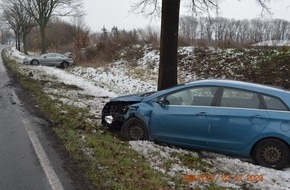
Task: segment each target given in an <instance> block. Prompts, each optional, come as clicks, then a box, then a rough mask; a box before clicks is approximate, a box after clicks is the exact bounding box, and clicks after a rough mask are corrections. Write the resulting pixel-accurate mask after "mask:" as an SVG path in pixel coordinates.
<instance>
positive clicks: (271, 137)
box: [250, 136, 290, 156]
mask: <svg viewBox="0 0 290 190" xmlns="http://www.w3.org/2000/svg"><path fill="white" fill-rule="evenodd" d="M266 139H276V140H279V141H281V142H283V143H285V144H286V145H287V147H288V149H289V150H290V145H289V143H288V142H287V141H286V140H284V139H283V138H280V137H277V136H268V137H264V138H261V139H259V140H258V141H256V142H255V143H254V144H253V146H252V148H251V151H250V156H253V154H254V150H255V148H256V147H257V145H258V144H259V143H260V142H262V141H264V140H266Z"/></svg>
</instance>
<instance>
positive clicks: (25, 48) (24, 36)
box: [22, 32, 28, 55]
mask: <svg viewBox="0 0 290 190" xmlns="http://www.w3.org/2000/svg"><path fill="white" fill-rule="evenodd" d="M26 37H27V34H26V33H25V32H23V35H22V42H23V53H24V54H26V55H27V54H28V53H27V45H26Z"/></svg>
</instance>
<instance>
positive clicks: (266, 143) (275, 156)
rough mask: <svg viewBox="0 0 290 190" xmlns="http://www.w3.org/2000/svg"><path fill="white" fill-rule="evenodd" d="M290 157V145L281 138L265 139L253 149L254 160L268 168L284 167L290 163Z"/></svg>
mask: <svg viewBox="0 0 290 190" xmlns="http://www.w3.org/2000/svg"><path fill="white" fill-rule="evenodd" d="M289 158H290V151H289V147H288V145H287V144H285V143H284V142H283V141H281V140H279V139H274V138H268V139H264V140H262V141H260V142H259V143H258V144H257V145H256V146H255V148H254V150H253V159H254V161H255V162H256V163H257V164H259V165H261V166H265V167H268V168H274V169H283V168H284V167H285V166H286V165H287V164H288V163H289Z"/></svg>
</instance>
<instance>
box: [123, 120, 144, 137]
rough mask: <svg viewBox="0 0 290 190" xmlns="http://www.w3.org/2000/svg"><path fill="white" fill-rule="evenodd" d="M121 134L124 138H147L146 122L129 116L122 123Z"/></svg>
mask: <svg viewBox="0 0 290 190" xmlns="http://www.w3.org/2000/svg"><path fill="white" fill-rule="evenodd" d="M121 136H122V138H123V139H124V140H148V130H147V127H146V124H145V123H144V122H143V121H142V120H141V119H138V118H131V119H129V120H128V121H126V122H125V123H124V124H123V126H122V129H121Z"/></svg>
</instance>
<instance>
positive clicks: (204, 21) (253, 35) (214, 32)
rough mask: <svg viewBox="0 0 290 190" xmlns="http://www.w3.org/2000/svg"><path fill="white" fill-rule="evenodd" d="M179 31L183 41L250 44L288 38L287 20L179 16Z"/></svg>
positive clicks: (225, 44) (184, 42)
mask: <svg viewBox="0 0 290 190" xmlns="http://www.w3.org/2000/svg"><path fill="white" fill-rule="evenodd" d="M179 35H180V37H181V40H180V41H181V42H182V43H183V45H192V44H199V45H215V46H218V47H233V46H249V45H252V44H254V43H258V42H262V41H267V40H290V22H288V21H286V20H282V19H275V20H263V19H252V20H247V19H244V20H234V19H227V18H209V17H201V18H193V17H181V19H180V24H179Z"/></svg>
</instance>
